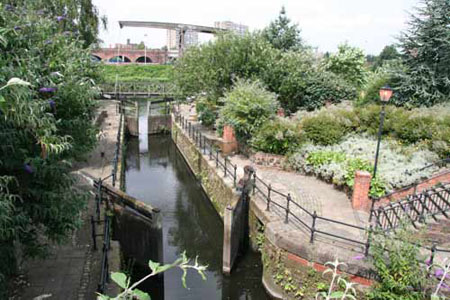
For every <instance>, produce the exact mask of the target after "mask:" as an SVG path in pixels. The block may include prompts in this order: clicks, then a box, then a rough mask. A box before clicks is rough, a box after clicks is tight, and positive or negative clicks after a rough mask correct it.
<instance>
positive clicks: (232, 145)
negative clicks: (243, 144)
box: [221, 125, 238, 154]
mask: <svg viewBox="0 0 450 300" xmlns="http://www.w3.org/2000/svg"><path fill="white" fill-rule="evenodd" d="M222 139H223V144H222V147H221V148H222V152H223V154H230V153H233V152H236V151H237V149H238V143H237V140H236V136H235V135H234V129H233V127H231V126H230V125H225V126H224V127H223V134H222Z"/></svg>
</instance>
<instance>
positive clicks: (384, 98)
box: [373, 85, 392, 178]
mask: <svg viewBox="0 0 450 300" xmlns="http://www.w3.org/2000/svg"><path fill="white" fill-rule="evenodd" d="M391 96H392V89H391V88H390V87H389V86H387V85H385V86H383V87H382V88H381V89H380V100H381V103H382V104H383V106H382V107H381V112H380V127H379V128H378V142H377V151H376V153H375V165H374V167H373V178H375V176H376V175H377V166H378V154H379V153H380V143H381V133H382V131H383V123H384V116H385V114H386V113H385V107H386V103H387V102H388V101H389V99H390V98H391Z"/></svg>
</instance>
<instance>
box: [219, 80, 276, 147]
mask: <svg viewBox="0 0 450 300" xmlns="http://www.w3.org/2000/svg"><path fill="white" fill-rule="evenodd" d="M221 101H222V102H224V103H225V105H224V106H223V107H222V108H221V109H220V112H219V119H218V120H217V129H218V131H219V134H221V133H222V130H223V126H224V125H231V126H232V127H233V128H234V131H235V134H236V137H237V139H238V140H239V141H240V142H243V143H247V141H248V140H249V139H250V138H251V137H252V135H253V134H255V133H256V132H257V131H258V130H259V128H260V127H261V126H262V125H263V124H264V123H265V122H266V121H267V120H269V119H271V118H273V117H274V116H275V112H276V110H277V106H278V104H277V101H276V97H275V94H273V93H271V92H269V91H267V90H266V89H264V86H263V85H262V84H261V82H259V81H253V82H252V81H248V80H242V79H238V80H236V82H235V84H234V86H233V88H232V90H231V91H229V92H227V93H226V94H225V96H224V97H223V98H222V99H221Z"/></svg>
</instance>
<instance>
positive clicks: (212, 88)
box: [175, 33, 278, 102]
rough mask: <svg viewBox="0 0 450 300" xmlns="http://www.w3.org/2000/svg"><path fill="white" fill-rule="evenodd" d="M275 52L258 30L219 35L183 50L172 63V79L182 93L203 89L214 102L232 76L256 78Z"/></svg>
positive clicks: (273, 60)
mask: <svg viewBox="0 0 450 300" xmlns="http://www.w3.org/2000/svg"><path fill="white" fill-rule="evenodd" d="M277 53H278V52H277V51H276V50H275V49H273V48H272V47H271V45H270V44H269V43H268V42H267V41H266V40H265V39H264V38H262V37H261V35H260V34H258V33H247V34H245V35H244V36H238V35H235V34H224V35H220V36H218V37H217V39H216V40H215V41H212V42H209V43H207V44H204V45H201V46H194V47H190V48H189V49H188V50H187V51H186V52H185V53H184V55H183V57H181V58H180V59H179V60H178V61H177V62H176V65H175V82H176V84H177V86H178V88H179V89H180V91H181V93H182V94H183V95H185V96H192V95H195V94H198V93H202V92H204V93H206V95H207V97H208V98H209V99H210V100H211V101H213V102H215V101H217V100H218V99H219V98H220V97H222V96H223V94H224V92H226V91H227V90H229V89H230V88H231V86H232V85H233V80H235V79H236V78H260V77H261V76H262V74H263V73H265V72H266V70H268V69H270V68H271V67H272V66H273V64H274V62H275V61H276V60H275V56H276V55H277Z"/></svg>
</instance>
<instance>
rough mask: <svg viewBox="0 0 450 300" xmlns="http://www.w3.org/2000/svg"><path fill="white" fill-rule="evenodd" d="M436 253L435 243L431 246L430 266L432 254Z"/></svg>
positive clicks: (432, 258) (432, 259)
mask: <svg viewBox="0 0 450 300" xmlns="http://www.w3.org/2000/svg"><path fill="white" fill-rule="evenodd" d="M435 254H436V243H433V245H432V246H431V255H430V266H431V265H433V261H434V255H435Z"/></svg>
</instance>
